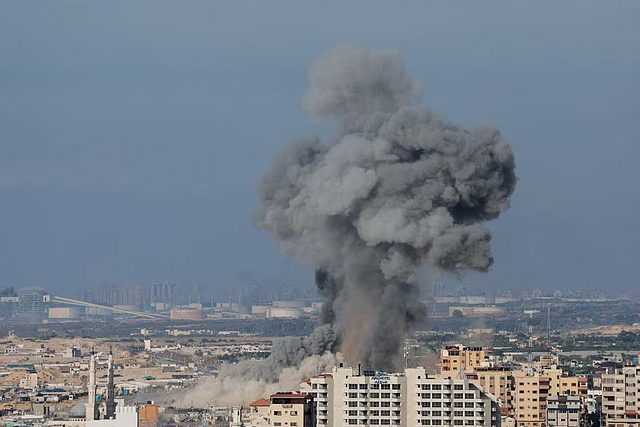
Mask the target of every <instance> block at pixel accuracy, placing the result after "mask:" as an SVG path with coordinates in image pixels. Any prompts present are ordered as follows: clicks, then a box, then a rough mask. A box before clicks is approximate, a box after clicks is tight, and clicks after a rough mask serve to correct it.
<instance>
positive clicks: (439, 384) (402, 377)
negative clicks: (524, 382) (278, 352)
mask: <svg viewBox="0 0 640 427" xmlns="http://www.w3.org/2000/svg"><path fill="white" fill-rule="evenodd" d="M300 387H301V392H306V393H309V394H312V395H313V396H314V398H315V401H316V418H317V425H319V426H328V427H343V426H350V425H372V426H378V425H382V426H385V425H392V426H402V427H417V426H425V425H428V426H485V427H500V425H501V414H500V405H499V403H498V399H497V398H496V397H495V396H493V395H491V394H489V393H485V392H484V391H482V390H481V389H480V388H479V387H477V386H476V385H474V384H473V383H471V382H470V381H469V380H468V379H467V378H466V377H464V376H459V375H458V376H455V377H453V378H443V377H431V376H428V375H427V374H426V371H425V369H424V368H412V369H405V371H404V372H403V373H393V374H390V373H385V372H380V371H364V372H359V370H354V369H353V368H345V367H336V368H333V370H332V372H331V373H330V374H322V375H318V376H315V377H311V378H309V379H307V380H305V381H304V382H303V383H302V384H301V385H300Z"/></svg>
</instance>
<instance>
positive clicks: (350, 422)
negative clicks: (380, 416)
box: [349, 418, 358, 425]
mask: <svg viewBox="0 0 640 427" xmlns="http://www.w3.org/2000/svg"><path fill="white" fill-rule="evenodd" d="M354 424H358V420H357V419H355V418H349V425H354Z"/></svg>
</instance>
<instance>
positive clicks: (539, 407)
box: [512, 371, 549, 427]
mask: <svg viewBox="0 0 640 427" xmlns="http://www.w3.org/2000/svg"><path fill="white" fill-rule="evenodd" d="M522 374H523V373H522V371H514V389H515V392H514V395H513V398H512V404H513V409H514V413H515V417H516V423H517V425H518V426H519V427H544V425H545V418H546V412H547V395H548V394H549V378H548V377H541V376H525V375H522Z"/></svg>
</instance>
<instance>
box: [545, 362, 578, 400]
mask: <svg viewBox="0 0 640 427" xmlns="http://www.w3.org/2000/svg"><path fill="white" fill-rule="evenodd" d="M542 375H543V376H545V377H547V378H549V394H557V395H567V396H580V397H582V398H586V397H587V390H588V387H587V378H586V377H567V376H563V375H564V373H563V371H562V369H560V368H557V367H555V366H553V367H548V368H543V370H542Z"/></svg>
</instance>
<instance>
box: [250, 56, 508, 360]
mask: <svg viewBox="0 0 640 427" xmlns="http://www.w3.org/2000/svg"><path fill="white" fill-rule="evenodd" d="M309 77H310V87H309V90H308V92H307V94H306V95H305V97H304V100H303V105H304V107H305V108H306V109H307V110H308V111H309V112H310V113H311V115H312V116H313V117H314V118H315V119H323V118H333V119H338V120H339V123H340V128H339V130H338V131H337V133H336V135H335V137H334V138H332V139H331V140H330V141H328V142H327V143H323V142H322V141H321V140H320V139H318V138H303V139H299V140H297V141H294V142H293V143H292V144H291V145H290V146H289V147H288V148H287V149H286V150H285V151H283V152H282V153H281V154H280V155H279V156H278V157H277V159H276V160H275V162H274V165H273V168H272V169H271V170H270V171H269V172H268V173H266V174H265V176H264V177H263V178H262V180H261V182H260V183H259V186H258V195H259V198H260V201H261V203H262V210H261V211H260V213H259V216H258V220H257V223H258V226H259V227H261V228H263V229H265V230H267V231H269V232H270V233H271V234H272V235H273V236H274V237H275V238H276V239H277V240H278V241H280V243H281V247H282V249H283V250H284V251H285V252H287V253H292V254H295V255H297V256H300V257H302V258H304V259H305V260H307V261H310V262H311V263H312V264H313V265H314V266H315V267H316V268H317V273H316V282H317V284H318V287H319V290H320V292H321V293H322V294H323V295H324V296H325V297H327V307H326V308H325V310H324V313H323V317H324V320H325V321H326V322H328V323H331V324H333V326H334V328H335V330H336V332H337V333H338V334H339V336H340V339H341V340H342V347H341V350H342V351H343V353H344V354H345V356H346V357H347V358H348V360H350V361H353V362H363V363H364V364H365V365H368V366H370V367H372V368H392V367H393V365H394V363H395V362H396V361H397V356H398V354H399V352H400V351H401V346H402V342H403V339H404V336H405V333H406V332H407V331H408V330H409V329H410V328H411V327H412V326H414V325H415V324H416V323H417V322H420V321H422V320H424V318H425V316H426V311H425V308H424V306H423V305H422V304H421V303H419V302H418V287H417V284H418V274H419V270H420V268H421V265H423V263H425V262H426V263H428V264H430V265H431V266H432V267H433V268H436V269H439V270H441V271H444V272H457V271H459V270H476V271H487V270H488V269H489V268H490V266H491V265H492V263H493V258H492V255H491V232H490V231H489V230H488V229H487V228H485V227H484V226H483V225H482V224H481V222H482V221H486V220H491V219H494V218H497V217H498V216H499V215H500V213H501V212H503V211H504V210H505V209H507V208H508V207H509V198H510V196H511V194H512V193H513V191H514V189H515V185H516V176H515V163H514V157H513V153H512V150H511V146H510V145H509V144H508V143H507V142H506V141H505V140H504V139H503V138H502V136H501V134H500V132H499V131H498V130H497V129H495V128H493V127H489V126H486V127H479V128H472V129H466V128H463V127H460V126H458V125H455V124H453V123H450V122H448V121H447V120H445V119H444V118H443V117H442V116H441V115H440V114H438V113H437V112H434V111H432V110H430V109H428V108H425V107H421V106H412V104H413V103H415V102H416V101H418V100H419V99H420V98H421V89H420V85H419V84H417V83H416V82H415V81H414V80H412V79H411V78H410V77H409V76H408V75H407V72H406V70H405V66H404V63H403V61H402V59H401V57H400V56H399V55H398V54H397V53H395V52H389V51H379V50H370V49H363V48H360V47H357V46H341V47H338V48H336V49H333V50H331V51H329V52H327V53H326V54H324V55H323V56H321V57H320V58H319V59H318V61H317V62H316V63H315V64H314V65H313V66H312V68H311V71H310V74H309Z"/></svg>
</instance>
